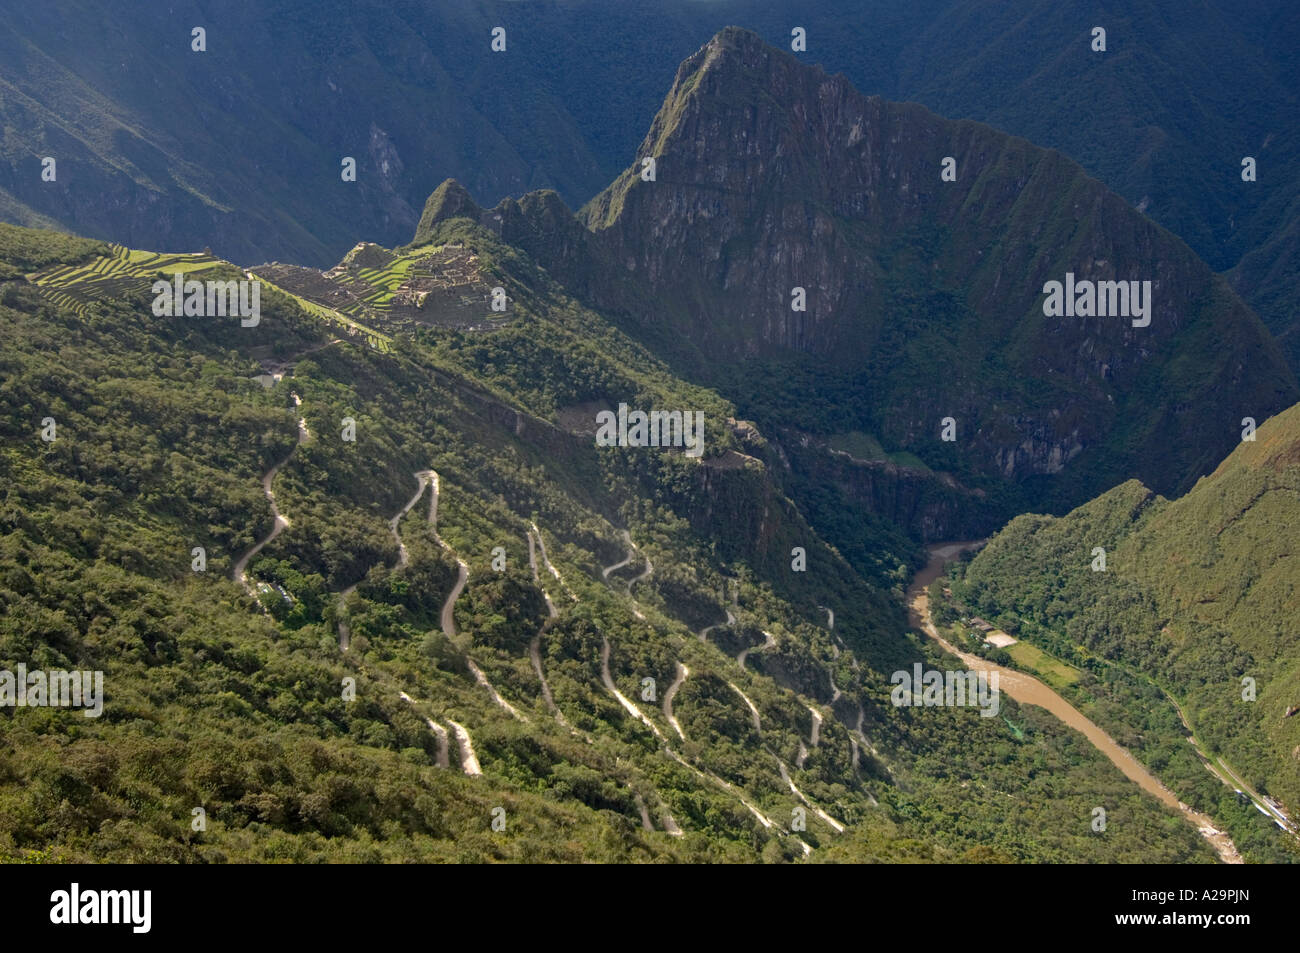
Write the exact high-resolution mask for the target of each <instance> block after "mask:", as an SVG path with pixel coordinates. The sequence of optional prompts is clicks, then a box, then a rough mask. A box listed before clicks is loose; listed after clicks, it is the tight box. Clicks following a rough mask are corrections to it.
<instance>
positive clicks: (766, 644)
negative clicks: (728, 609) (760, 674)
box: [728, 613, 776, 668]
mask: <svg viewBox="0 0 1300 953" xmlns="http://www.w3.org/2000/svg"><path fill="white" fill-rule="evenodd" d="M728 614H730V613H728ZM774 645H776V636H774V635H773V634H772V633H771V632H768V631H767V630H766V629H764V630H763V644H762V645H758V646H750V647H749V648H747V649H741V650H740V654H739V655H737V656H736V664H738V665H739V666H740V667H741V668H744V667H745V659H747V658H749V653H750V652H766V651H767V650H768V649H770V648H771V647H772V646H774Z"/></svg>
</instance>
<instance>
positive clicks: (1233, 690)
mask: <svg viewBox="0 0 1300 953" xmlns="http://www.w3.org/2000/svg"><path fill="white" fill-rule="evenodd" d="M1298 543H1300V405H1297V406H1294V407H1292V408H1290V409H1289V410H1287V411H1285V412H1283V413H1281V414H1278V415H1277V416H1275V417H1273V418H1271V419H1270V420H1268V421H1265V422H1264V423H1263V424H1262V425H1261V426H1260V427H1259V429H1258V431H1257V432H1255V433H1254V434H1253V439H1251V440H1244V441H1243V442H1242V443H1241V444H1240V445H1239V447H1238V448H1237V449H1236V450H1235V451H1233V453H1232V454H1231V455H1230V456H1229V457H1228V458H1227V459H1226V460H1225V461H1224V462H1223V463H1222V464H1221V465H1220V466H1219V467H1218V468H1217V469H1216V470H1215V471H1214V472H1213V473H1212V474H1210V475H1209V476H1207V477H1205V478H1203V479H1202V480H1200V481H1199V482H1198V483H1197V484H1196V486H1195V487H1194V488H1193V489H1192V490H1191V491H1190V492H1188V493H1187V494H1185V495H1184V496H1182V497H1179V498H1178V499H1174V500H1167V499H1165V498H1163V497H1160V496H1158V495H1156V494H1154V493H1152V492H1151V491H1150V490H1148V489H1147V488H1146V487H1144V486H1142V485H1141V484H1140V483H1138V482H1136V481H1130V482H1127V483H1124V484H1122V485H1120V486H1118V487H1116V488H1115V489H1113V490H1111V491H1110V492H1108V493H1105V494H1103V495H1102V496H1100V497H1098V498H1097V499H1095V500H1093V501H1091V502H1089V503H1087V504H1086V505H1084V506H1081V507H1079V508H1078V509H1077V510H1075V511H1073V512H1071V513H1070V514H1068V515H1067V516H1065V517H1062V518H1052V517H1045V516H1037V515H1025V516H1021V517H1018V518H1017V519H1015V520H1013V521H1012V522H1011V523H1010V525H1008V526H1007V527H1006V529H1004V530H1003V531H1002V532H1001V533H999V534H998V535H997V536H995V537H994V538H993V540H992V541H991V542H990V543H989V544H988V546H987V547H986V548H985V549H984V550H983V551H982V552H981V553H980V554H979V555H978V556H976V558H975V559H974V560H973V561H972V562H971V564H970V566H969V567H968V568H967V569H966V571H965V574H964V582H963V583H962V584H961V585H959V586H957V587H956V589H957V593H958V595H959V596H960V597H961V598H963V599H964V600H965V601H966V602H967V603H968V604H969V605H970V606H971V607H972V608H973V609H974V610H977V611H978V612H980V613H981V614H983V615H985V616H987V617H988V618H989V619H992V620H995V621H998V622H1000V624H1001V625H1002V626H1003V627H1004V628H1006V629H1007V630H1008V631H1010V632H1011V633H1012V634H1014V635H1018V636H1019V637H1020V638H1021V639H1024V640H1028V641H1029V642H1031V643H1033V644H1034V645H1036V646H1039V647H1041V648H1044V649H1047V650H1048V651H1049V652H1051V653H1052V654H1053V655H1055V656H1057V657H1059V658H1061V659H1064V660H1065V661H1067V662H1070V663H1072V664H1074V665H1077V666H1080V667H1081V668H1083V669H1084V670H1085V671H1088V672H1091V673H1093V674H1094V675H1095V678H1096V680H1095V681H1094V682H1092V683H1091V687H1090V689H1089V690H1090V691H1091V692H1093V693H1094V698H1093V701H1094V702H1095V703H1096V706H1097V711H1098V713H1100V714H1102V715H1103V716H1104V717H1105V718H1106V719H1108V720H1109V722H1110V723H1111V724H1112V725H1114V726H1116V730H1118V731H1119V732H1120V733H1121V734H1122V735H1123V736H1125V737H1134V736H1139V735H1145V738H1146V740H1145V741H1143V742H1140V743H1139V749H1142V748H1145V749H1146V750H1147V752H1148V754H1149V757H1150V760H1151V762H1152V763H1156V764H1159V765H1162V766H1163V765H1168V764H1171V763H1176V762H1180V761H1181V762H1183V763H1184V764H1186V763H1187V762H1188V761H1189V760H1190V759H1189V755H1190V753H1191V750H1190V748H1189V746H1188V745H1187V744H1186V741H1185V739H1184V735H1185V734H1186V733H1188V732H1189V731H1190V732H1191V733H1193V734H1194V735H1195V737H1196V739H1197V740H1198V743H1199V744H1200V745H1202V746H1203V749H1204V752H1205V754H1206V755H1207V756H1208V757H1209V758H1210V759H1211V760H1212V761H1213V762H1214V763H1215V764H1216V767H1223V768H1226V771H1227V772H1228V773H1227V774H1226V777H1227V780H1228V781H1229V782H1230V783H1231V785H1232V787H1235V788H1242V787H1246V786H1248V787H1249V788H1250V790H1252V791H1253V792H1257V793H1258V794H1259V795H1261V799H1272V800H1273V802H1274V803H1275V804H1276V805H1277V806H1278V807H1279V808H1280V809H1281V811H1282V812H1283V815H1285V816H1289V817H1294V816H1295V813H1296V811H1297V809H1298V805H1300V721H1297V719H1296V717H1295V715H1296V713H1297V711H1300V651H1298V647H1300V628H1298V626H1297V620H1300V548H1298V545H1297V544H1298ZM1098 548H1100V549H1104V550H1105V553H1104V570H1100V569H1098V568H1096V567H1098V566H1099V565H1100V564H1098V562H1097V556H1098V551H1099V550H1098ZM1175 704H1176V705H1177V706H1179V708H1180V709H1181V716H1182V720H1180V717H1179V715H1180V711H1179V708H1175V707H1174V705H1175ZM1183 722H1185V723H1183ZM1220 759H1221V762H1220ZM1192 763H1193V764H1194V762H1192ZM1180 770H1182V769H1180ZM1188 770H1190V771H1192V772H1194V773H1195V774H1196V776H1197V777H1200V778H1202V779H1204V783H1203V784H1202V785H1201V788H1202V792H1203V797H1204V799H1205V800H1204V801H1203V804H1211V805H1212V804H1216V803H1219V802H1221V801H1225V800H1226V801H1229V802H1230V801H1231V791H1230V790H1229V789H1225V788H1224V787H1222V786H1221V785H1220V784H1219V783H1218V782H1217V781H1215V780H1212V776H1211V775H1209V774H1206V773H1204V772H1201V771H1200V768H1199V767H1193V768H1190V769H1188ZM1242 782H1245V783H1244V784H1243V783H1242ZM1265 807H1266V808H1267V804H1266V805H1265ZM1256 820H1260V819H1259V818H1256ZM1262 823H1263V824H1264V827H1265V829H1266V830H1271V827H1270V825H1269V823H1268V821H1267V820H1265V821H1262ZM1292 827H1293V828H1294V823H1293V822H1292ZM1238 843H1239V844H1241V843H1242V841H1241V840H1240V839H1239V840H1238Z"/></svg>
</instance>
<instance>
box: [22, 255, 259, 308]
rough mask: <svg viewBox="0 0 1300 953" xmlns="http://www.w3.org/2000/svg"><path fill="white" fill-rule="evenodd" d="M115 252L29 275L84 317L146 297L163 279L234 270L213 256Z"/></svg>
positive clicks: (54, 298) (46, 292)
mask: <svg viewBox="0 0 1300 953" xmlns="http://www.w3.org/2000/svg"><path fill="white" fill-rule="evenodd" d="M109 247H110V249H111V253H110V254H108V255H101V256H97V257H95V258H91V259H89V260H87V261H84V262H82V263H80V264H77V265H53V266H51V267H49V268H43V269H41V270H40V271H37V272H34V273H32V274H30V275H28V276H27V279H28V281H30V282H32V284H34V285H36V286H37V287H38V288H40V289H41V291H42V293H43V294H44V295H45V296H46V297H47V298H49V299H50V300H51V301H53V302H54V303H55V304H57V305H59V306H61V307H66V308H69V309H71V310H73V311H75V312H76V313H77V314H79V315H82V316H84V315H85V313H86V307H87V306H88V305H89V304H91V303H92V302H94V301H97V300H101V299H109V300H117V299H120V298H122V297H124V296H128V295H133V294H144V293H147V292H148V291H149V288H150V286H151V285H152V284H153V283H154V282H155V281H157V280H158V279H159V278H166V279H168V280H170V279H171V277H172V275H174V274H175V273H176V272H178V271H179V272H183V273H185V274H191V273H200V272H207V271H214V270H224V269H228V268H234V267H235V266H234V265H231V264H229V263H228V262H223V261H221V260H219V259H217V258H214V257H213V256H211V255H208V254H205V253H202V252H197V253H192V254H191V253H185V254H161V253H158V252H149V251H139V250H134V249H130V248H125V247H124V246H122V245H116V244H114V245H110V246H109Z"/></svg>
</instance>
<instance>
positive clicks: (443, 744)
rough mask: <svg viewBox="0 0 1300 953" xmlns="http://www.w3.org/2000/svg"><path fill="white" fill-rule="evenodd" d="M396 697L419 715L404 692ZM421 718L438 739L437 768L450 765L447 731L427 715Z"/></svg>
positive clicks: (414, 705) (413, 703) (417, 709)
mask: <svg viewBox="0 0 1300 953" xmlns="http://www.w3.org/2000/svg"><path fill="white" fill-rule="evenodd" d="M397 697H399V698H400V699H401V700H402V701H404V702H406V703H407V704H408V705H410V706H411V708H413V709H415V713H416V714H417V715H419V714H420V710H419V708H418V706H417V705H416V704H415V702H414V700H412V698H411V696H410V695H408V694H406V692H398V693H397ZM421 717H422V718H424V723H425V724H426V725H428V726H429V730H430V731H432V732H433V736H434V737H435V738H437V739H438V767H440V768H445V767H447V766H448V765H449V764H450V763H451V759H450V757H449V752H448V750H447V749H448V745H447V729H446V728H444V727H442V725H440V724H438V723H437V722H436V721H434V720H433V719H432V718H430V717H428V716H427V715H421Z"/></svg>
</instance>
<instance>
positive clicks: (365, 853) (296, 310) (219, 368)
mask: <svg viewBox="0 0 1300 953" xmlns="http://www.w3.org/2000/svg"><path fill="white" fill-rule="evenodd" d="M426 237H427V238H428V244H427V245H426V246H423V251H420V249H419V248H416V249H407V250H398V251H388V250H384V249H376V248H373V247H363V248H362V249H359V250H358V252H357V254H356V255H354V256H352V257H351V259H350V262H349V263H347V266H346V267H345V268H344V271H345V272H346V273H347V275H350V276H352V279H353V282H365V283H367V285H368V287H369V288H371V290H370V291H369V292H368V293H367V294H365V295H362V296H360V298H361V299H363V300H368V301H369V303H368V304H367V305H366V307H365V308H362V307H361V306H360V305H355V300H353V299H350V300H352V304H349V305H348V307H350V308H353V310H351V311H348V310H338V309H334V308H332V307H329V306H325V305H320V304H316V303H312V302H310V301H308V299H305V298H301V297H298V296H296V294H294V293H289V292H286V291H279V290H276V286H275V284H274V283H273V282H274V279H272V278H268V279H266V280H265V281H264V284H263V297H262V304H263V307H262V313H261V315H260V320H258V321H257V322H256V323H255V324H254V325H252V326H243V323H242V322H241V320H240V319H239V318H237V317H229V316H227V317H215V318H214V317H198V316H190V317H185V316H177V317H167V316H159V315H157V314H155V313H154V308H153V307H152V303H153V296H152V293H151V288H150V285H151V283H152V282H153V281H154V280H155V279H157V278H160V277H161V278H170V277H171V276H172V275H173V274H174V273H175V272H176V271H181V272H184V273H185V274H186V275H187V276H189V277H190V278H191V279H192V280H216V279H217V278H223V279H230V280H236V281H237V280H241V273H240V272H239V271H238V270H237V269H234V268H232V267H231V266H230V265H228V264H227V263H224V262H221V261H220V260H217V259H212V258H209V257H205V256H196V255H164V254H158V253H150V252H141V251H133V250H130V249H125V248H122V247H120V246H108V245H105V244H103V243H98V242H93V241H83V240H79V239H72V238H70V237H68V236H62V235H58V234H55V233H48V232H37V231H29V230H23V229H15V228H11V227H4V228H2V229H0V254H2V255H3V269H4V270H3V271H0V314H2V317H3V320H4V323H5V326H6V328H7V329H8V330H7V339H6V344H5V347H4V349H3V352H0V361H2V362H3V374H2V380H3V383H0V406H2V407H3V413H2V414H0V426H2V427H3V433H2V442H0V472H2V473H3V486H4V488H5V490H4V501H3V506H2V507H0V604H2V605H3V612H2V613H0V619H2V621H0V664H3V666H4V667H5V668H6V669H10V670H12V669H13V668H14V667H15V666H16V665H18V664H19V663H21V664H24V665H27V666H30V667H37V666H40V667H42V668H44V669H51V670H56V669H70V668H74V667H76V668H85V669H98V670H101V671H103V673H104V699H103V702H104V704H103V714H102V715H101V716H100V717H99V718H86V717H84V715H83V713H82V712H81V711H79V710H68V709H60V708H39V707H38V708H32V707H21V708H7V707H6V708H3V709H0V839H2V840H0V853H3V854H4V856H6V857H10V858H27V859H33V858H35V859H49V860H89V859H93V860H189V861H209V862H219V861H222V860H314V859H328V860H337V859H353V860H401V859H416V860H462V861H465V860H486V859H501V860H568V861H574V860H580V859H586V860H593V859H594V860H599V859H604V860H654V859H674V860H695V861H712V862H719V861H752V860H758V859H762V860H768V861H778V860H799V859H802V858H807V859H810V860H813V861H817V860H830V859H849V860H870V859H876V860H898V859H912V860H938V859H950V860H952V859H958V860H960V859H968V860H1007V859H1033V860H1064V859H1076V860H1093V861H1102V860H1109V859H1127V860H1137V859H1146V860H1161V861H1187V860H1195V861H1210V860H1213V856H1214V855H1213V854H1212V852H1210V851H1209V849H1208V848H1207V847H1206V846H1205V845H1204V844H1203V843H1201V842H1200V840H1199V838H1197V836H1196V834H1195V832H1193V831H1191V830H1190V829H1188V828H1187V827H1186V825H1184V824H1183V823H1182V822H1181V821H1180V820H1179V819H1178V818H1177V817H1176V816H1171V815H1170V814H1168V813H1167V812H1166V811H1165V810H1164V809H1163V808H1162V807H1161V806H1160V805H1159V804H1158V803H1157V802H1155V801H1153V800H1152V799H1150V798H1148V797H1146V796H1145V795H1144V794H1142V793H1141V792H1140V791H1139V790H1137V789H1136V788H1134V787H1133V786H1132V785H1131V784H1129V783H1128V782H1127V781H1126V780H1125V779H1124V778H1123V777H1122V776H1121V775H1120V774H1119V773H1118V772H1117V771H1115V770H1114V768H1113V767H1111V766H1110V765H1109V764H1108V763H1107V762H1105V761H1104V760H1102V759H1101V758H1100V757H1099V756H1098V755H1097V754H1096V752H1095V751H1093V750H1092V749H1091V748H1090V747H1089V746H1088V745H1087V744H1086V743H1083V742H1081V741H1080V740H1079V739H1078V738H1077V737H1076V736H1074V735H1073V734H1072V733H1071V732H1069V731H1068V730H1066V729H1064V728H1062V727H1061V726H1059V725H1057V724H1055V723H1054V722H1052V721H1051V719H1050V718H1047V717H1046V716H1042V715H1039V714H1037V713H1035V712H1033V711H1032V710H1025V711H1017V709H1016V708H1015V706H1013V705H1007V706H1006V707H1004V711H1005V712H1006V713H1007V714H1008V716H1009V717H1010V718H1012V719H1014V720H1015V722H1016V724H1017V731H1016V732H1014V733H1013V732H1012V731H1011V729H1010V728H1009V727H1008V726H1007V724H1005V723H1004V722H1002V721H1001V720H999V719H987V718H982V717H980V715H979V713H978V712H976V711H973V710H970V709H917V710H912V709H898V708H895V707H893V706H892V705H890V704H889V702H888V698H889V684H888V680H887V674H886V673H888V672H889V671H891V670H892V669H894V668H896V667H898V666H899V665H903V664H908V663H909V662H910V661H911V660H913V659H916V658H918V657H919V655H920V650H919V648H918V646H917V644H916V642H915V641H914V640H913V639H912V638H910V637H907V636H905V635H904V632H903V628H904V623H903V621H902V617H901V611H900V606H899V605H898V604H897V603H896V602H895V601H893V600H891V599H890V598H889V597H888V594H887V593H886V592H884V591H883V590H882V589H880V588H879V587H878V586H877V585H875V584H873V583H872V582H869V581H866V580H865V579H864V577H863V575H862V574H861V573H859V572H858V571H857V570H856V569H855V568H854V567H853V566H852V565H851V564H850V563H849V562H848V561H846V560H845V559H844V558H843V557H842V556H841V555H840V554H838V553H837V552H836V551H835V550H834V549H832V548H831V547H829V546H827V545H826V544H825V543H824V542H823V541H821V540H820V539H819V538H818V536H817V535H816V533H815V532H813V531H812V530H811V529H810V528H809V526H808V524H807V522H806V520H805V519H804V518H803V516H802V515H801V513H800V511H799V509H798V508H797V507H796V506H795V505H794V504H793V503H791V501H790V500H789V499H788V498H787V497H785V496H784V495H783V494H782V492H781V491H780V489H779V488H778V487H777V486H776V484H775V483H774V482H773V481H772V479H771V477H770V474H769V472H768V468H767V466H766V465H765V464H763V463H762V462H761V460H759V459H757V458H756V457H754V456H753V455H752V454H750V453H748V452H747V451H748V450H749V449H754V450H757V451H760V452H761V439H762V438H761V434H759V433H757V432H756V431H754V430H753V428H752V427H747V426H743V425H741V424H740V423H739V422H732V421H731V418H733V416H734V412H733V411H732V410H731V408H730V406H729V405H728V404H727V402H726V401H725V400H723V399H722V398H720V397H719V396H717V395H716V394H715V393H712V392H710V391H707V390H703V389H701V388H699V387H697V386H694V385H691V384H688V383H686V382H683V381H682V380H680V379H679V378H676V377H674V376H673V375H672V374H671V373H670V372H669V371H668V370H667V368H666V367H665V366H664V365H663V364H662V363H660V362H658V361H657V360H655V359H654V358H653V357H651V356H650V355H649V354H648V353H647V352H645V351H644V350H643V349H641V348H640V347H639V346H638V345H637V344H635V343H634V342H632V341H631V340H629V339H628V338H626V337H625V336H624V335H622V334H621V333H620V332H619V331H617V330H616V329H615V328H613V327H612V326H610V325H609V324H608V323H606V322H605V321H603V320H602V319H601V318H600V317H599V316H598V315H596V314H594V313H592V312H590V311H587V310H585V309H583V308H582V307H581V306H580V305H578V304H577V303H576V302H574V301H573V300H572V299H571V298H569V297H568V296H566V295H565V294H564V293H563V291H562V290H561V289H560V288H558V287H557V286H556V285H555V284H554V283H553V281H551V279H549V278H548V277H547V276H546V275H545V274H544V273H542V272H541V271H540V270H539V269H538V268H537V267H536V265H535V264H534V263H532V262H531V261H530V260H529V259H528V257H527V256H526V255H524V254H523V253H521V252H519V251H517V250H513V249H510V248H508V247H507V246H504V245H502V244H501V243H500V242H499V240H498V239H496V238H495V237H494V236H493V235H492V234H491V233H489V232H487V231H485V230H483V229H481V228H478V227H476V226H471V225H469V224H468V223H466V222H464V221H463V220H461V221H459V222H448V223H443V224H442V225H441V226H440V227H439V229H437V230H435V232H434V233H432V234H430V235H428V236H426ZM470 259H473V261H474V262H475V267H476V268H478V269H479V271H477V272H476V273H475V274H474V275H470V276H469V278H470V279H472V280H470V283H469V285H468V286H469V287H477V285H476V284H474V281H477V280H480V279H481V280H482V282H483V284H484V285H485V286H486V287H487V288H489V289H491V288H495V287H503V288H507V289H509V293H510V294H509V301H510V303H509V307H508V309H507V311H506V312H505V314H504V316H503V315H502V314H500V313H493V312H490V311H489V309H488V302H489V300H490V296H489V297H485V298H484V299H482V300H481V301H480V302H479V304H478V306H477V310H478V312H479V316H478V317H474V318H473V319H472V320H470V319H469V318H468V317H465V316H462V317H461V319H458V320H453V318H454V315H451V311H443V312H440V314H442V316H443V317H444V318H446V319H447V320H446V321H444V322H442V323H438V322H434V323H427V324H421V323H420V322H411V321H408V320H407V318H406V317H403V315H402V313H401V312H400V305H394V304H393V302H392V301H391V300H390V301H387V302H380V301H379V299H380V298H382V297H383V294H382V293H381V292H380V291H376V290H375V289H382V288H384V287H387V285H386V284H385V282H387V281H388V280H389V279H388V278H384V277H383V276H384V275H388V276H389V277H390V278H391V276H392V275H393V274H395V273H396V271H397V270H399V269H400V268H401V267H402V262H405V263H406V264H405V267H406V268H407V269H408V274H409V269H412V268H414V269H416V271H417V272H419V273H421V274H424V275H425V276H426V277H428V278H429V280H431V281H435V280H436V281H435V283H436V282H442V283H443V284H444V285H448V286H450V285H457V283H458V282H461V281H463V280H465V279H466V278H467V272H466V268H468V267H469V262H470ZM421 269H424V271H421ZM282 277H283V276H282ZM245 280H247V279H246V278H245ZM286 280H287V279H286ZM342 283H343V284H347V282H342ZM467 296H469V293H467ZM380 304H387V305H389V307H380ZM449 307H450V306H449ZM394 308H396V309H397V310H396V311H394ZM465 308H466V309H467V310H468V311H474V310H476V309H475V307H474V306H471V305H468V304H467V305H465ZM449 315H451V317H448V316H449ZM367 322H371V323H367ZM480 324H486V325H488V326H486V327H479V329H478V330H474V329H473V327H475V326H478V325H480ZM543 382H544V383H543ZM615 399H623V400H626V401H628V402H631V403H634V404H640V405H643V406H644V405H649V406H663V407H683V408H688V407H689V408H692V409H698V410H700V411H702V412H703V413H704V414H705V418H706V422H707V440H708V442H707V444H706V448H707V449H706V453H705V454H704V455H703V456H702V457H701V458H698V459H694V458H689V457H686V456H685V455H684V454H682V453H680V452H675V451H671V450H647V449H644V448H633V447H623V448H606V449H601V448H597V447H596V446H594V442H593V440H592V438H591V435H590V433H589V432H584V429H583V427H582V426H580V425H579V424H580V421H581V418H582V416H583V415H585V414H586V413H588V411H589V407H590V405H591V404H592V403H593V402H594V403H599V402H602V401H606V400H615ZM582 405H586V406H587V408H588V409H587V410H582V411H581V412H579V411H578V410H575V408H576V407H579V406H582ZM51 426H52V427H53V429H50V428H51ZM47 435H48V437H49V439H46V437H47ZM349 435H351V436H352V437H353V438H354V439H351V440H350V439H348V437H349ZM277 515H278V516H277ZM795 546H801V547H803V548H804V549H805V550H806V556H807V571H806V572H803V573H793V572H791V571H790V570H791V552H792V549H793V548H794V547H795ZM197 548H201V550H202V552H201V553H197V552H196V549H197ZM200 556H201V557H202V558H201V559H200ZM822 607H827V608H830V609H832V610H833V612H834V616H833V618H834V627H833V628H831V627H830V622H831V615H830V613H828V612H826V611H825V609H823V608H822ZM1035 766H1037V767H1035ZM1043 767H1046V768H1047V769H1048V770H1042V768H1043ZM955 776H960V777H961V778H962V779H963V780H964V781H965V782H966V783H961V784H954V783H953V778H954V777H955ZM1102 801H1104V802H1105V803H1107V804H1112V805H1114V807H1115V812H1117V815H1118V816H1119V817H1121V818H1123V820H1124V823H1123V825H1122V827H1117V829H1116V834H1115V836H1113V837H1108V838H1106V839H1099V838H1096V837H1094V836H1093V835H1092V832H1091V831H1090V829H1089V827H1088V820H1087V819H1088V817H1089V811H1090V810H1091V807H1092V805H1093V804H1095V803H1100V802H1102ZM197 809H202V811H203V812H204V815H203V816H204V817H205V819H206V821H205V824H206V826H205V827H204V829H199V828H198V827H197V826H196V824H197V821H196V818H197V817H198V814H197V813H196V811H197Z"/></svg>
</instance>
